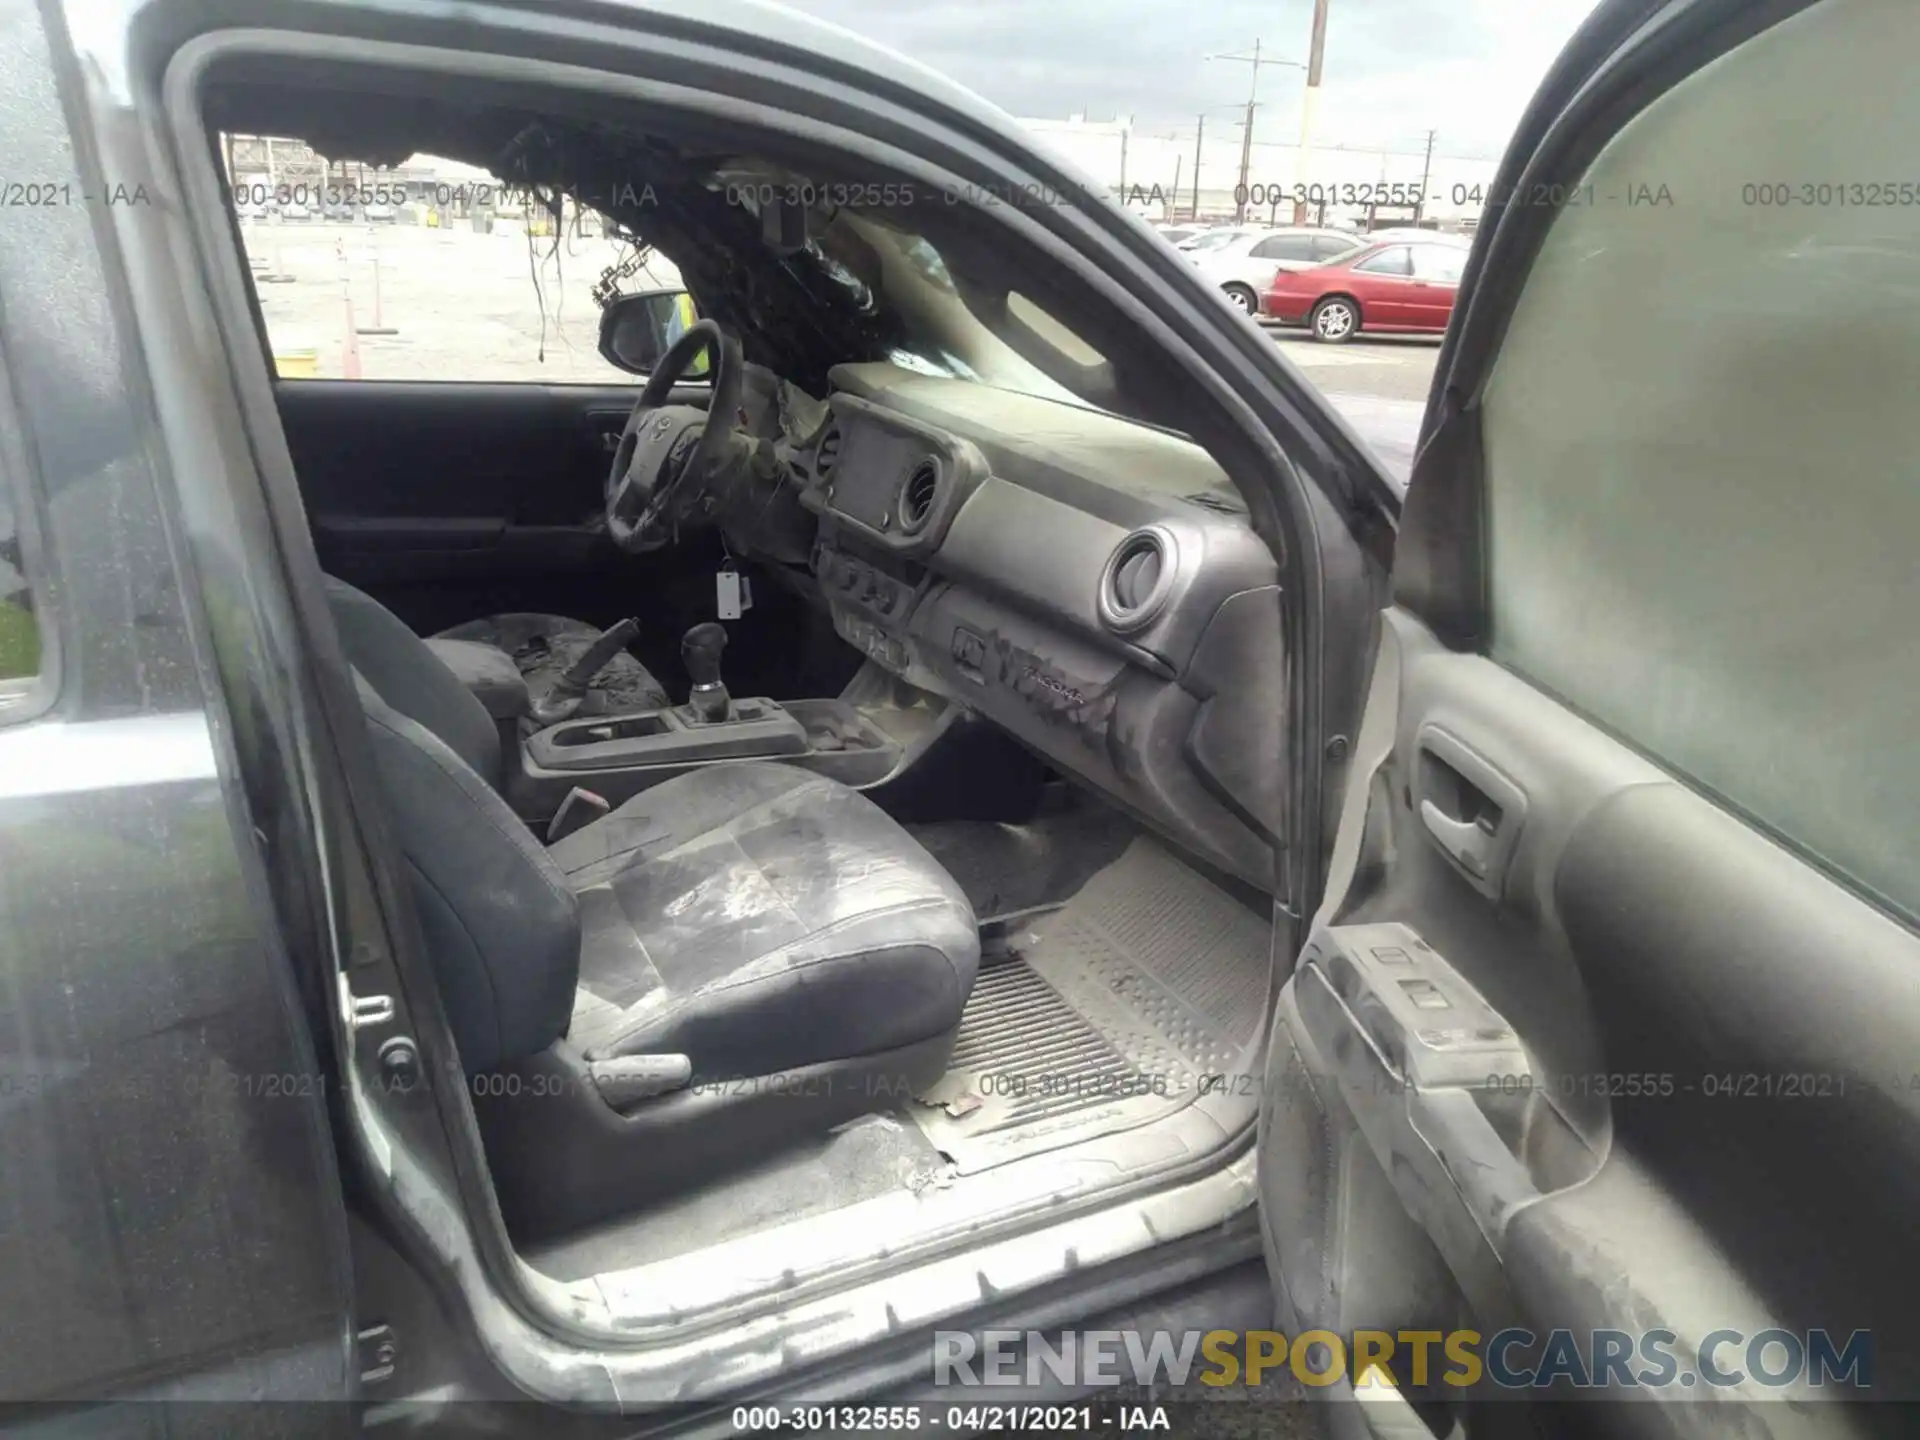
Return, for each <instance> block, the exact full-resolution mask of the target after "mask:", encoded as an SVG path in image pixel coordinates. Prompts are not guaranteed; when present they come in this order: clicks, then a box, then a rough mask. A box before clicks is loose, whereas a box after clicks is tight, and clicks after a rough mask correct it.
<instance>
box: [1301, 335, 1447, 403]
mask: <svg viewBox="0 0 1920 1440" xmlns="http://www.w3.org/2000/svg"><path fill="white" fill-rule="evenodd" d="M1267 333H1268V334H1269V335H1271V336H1273V339H1274V343H1275V344H1276V345H1278V346H1279V347H1280V351H1281V353H1282V354H1284V355H1285V356H1286V357H1287V359H1289V360H1291V361H1292V362H1293V363H1294V364H1295V365H1298V366H1299V367H1300V368H1301V369H1302V370H1303V371H1305V372H1306V374H1307V377H1308V378H1309V379H1311V380H1312V381H1313V382H1314V383H1315V384H1316V385H1318V386H1319V387H1320V388H1321V389H1322V390H1325V391H1326V392H1327V393H1329V394H1348V395H1371V396H1377V397H1378V398H1380V399H1382V400H1417V401H1420V402H1422V403H1425V401H1426V398H1427V385H1428V383H1429V382H1430V381H1431V380H1432V379H1433V367H1434V363H1435V362H1436V361H1437V360H1438V359H1439V358H1440V337H1439V336H1437V335H1435V336H1426V335H1382V336H1377V337H1369V336H1367V335H1366V334H1364V333H1363V334H1362V335H1361V336H1360V338H1359V339H1357V340H1349V341H1348V342H1347V343H1346V344H1344V345H1323V344H1321V343H1320V342H1319V341H1317V340H1313V339H1310V338H1308V336H1307V332H1306V331H1304V330H1287V329H1281V328H1279V327H1278V326H1268V327H1267Z"/></svg>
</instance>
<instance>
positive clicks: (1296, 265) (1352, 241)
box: [1187, 227, 1364, 315]
mask: <svg viewBox="0 0 1920 1440" xmlns="http://www.w3.org/2000/svg"><path fill="white" fill-rule="evenodd" d="M1363 243H1364V242H1363V241H1362V240H1361V239H1360V237H1359V236H1357V235H1350V234H1348V233H1347V232H1345V231H1343V230H1310V229H1299V228H1294V227H1287V228H1285V229H1278V230H1236V231H1232V232H1230V233H1229V235H1228V238H1226V239H1225V240H1223V241H1220V242H1219V243H1217V244H1214V245H1212V246H1209V247H1206V248H1200V247H1194V248H1191V249H1189V250H1188V251H1187V254H1188V255H1189V257H1190V258H1191V259H1192V260H1193V263H1194V264H1195V265H1198V266H1199V267H1200V273H1201V274H1203V275H1205V276H1206V277H1207V278H1208V279H1209V280H1211V281H1213V283H1214V284H1216V285H1218V286H1219V287H1220V288H1221V289H1222V290H1224V291H1226V292H1227V298H1228V299H1229V300H1231V301H1233V303H1234V304H1236V305H1238V306H1239V307H1240V308H1241V309H1242V310H1244V311H1246V312H1247V314H1249V315H1258V314H1259V313H1260V297H1261V296H1262V295H1263V294H1265V293H1266V289H1267V286H1269V285H1270V284H1272V283H1273V277H1274V276H1275V275H1276V274H1278V273H1279V272H1280V271H1282V270H1306V269H1310V268H1311V267H1312V266H1315V265H1324V264H1325V263H1326V262H1327V261H1329V260H1331V259H1333V258H1334V257H1335V256H1336V255H1345V254H1346V253H1347V252H1348V251H1350V250H1357V249H1359V248H1360V246H1361V245H1362V244H1363Z"/></svg>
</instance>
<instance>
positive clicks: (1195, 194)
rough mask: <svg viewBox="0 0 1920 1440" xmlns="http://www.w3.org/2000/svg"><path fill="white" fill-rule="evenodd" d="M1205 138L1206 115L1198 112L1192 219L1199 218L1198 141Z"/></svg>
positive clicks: (1195, 130)
mask: <svg viewBox="0 0 1920 1440" xmlns="http://www.w3.org/2000/svg"><path fill="white" fill-rule="evenodd" d="M1206 138H1207V115H1206V112H1205V111H1204V110H1203V111H1201V112H1200V123H1199V125H1198V126H1196V127H1195V129H1194V132H1193V217H1192V218H1193V220H1194V223H1196V224H1198V223H1199V220H1200V142H1201V141H1202V140H1204V139H1206Z"/></svg>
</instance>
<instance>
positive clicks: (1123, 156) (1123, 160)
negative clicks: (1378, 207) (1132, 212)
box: [1120, 120, 1425, 205]
mask: <svg viewBox="0 0 1920 1440" xmlns="http://www.w3.org/2000/svg"><path fill="white" fill-rule="evenodd" d="M1132 130H1133V121H1131V120H1128V121H1127V124H1126V128H1125V129H1123V130H1122V131H1121V132H1120V203H1121V204H1122V205H1125V204H1126V203H1127V136H1128V135H1129V134H1130V133H1131V132H1132ZM1422 193H1423V194H1424V193H1425V192H1424V191H1423V192H1422Z"/></svg>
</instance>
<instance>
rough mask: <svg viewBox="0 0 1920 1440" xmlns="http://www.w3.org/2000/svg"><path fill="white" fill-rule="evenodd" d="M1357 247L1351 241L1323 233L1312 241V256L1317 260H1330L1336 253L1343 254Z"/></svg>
mask: <svg viewBox="0 0 1920 1440" xmlns="http://www.w3.org/2000/svg"><path fill="white" fill-rule="evenodd" d="M1358 248H1359V247H1358V246H1356V245H1355V244H1354V243H1353V241H1351V240H1340V239H1337V238H1335V237H1334V236H1332V235H1323V236H1321V237H1320V238H1319V239H1318V240H1316V241H1314V242H1313V253H1314V257H1315V258H1316V259H1319V260H1331V259H1333V257H1334V256H1336V255H1345V254H1346V253H1347V252H1348V251H1350V250H1355V249H1358Z"/></svg>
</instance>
